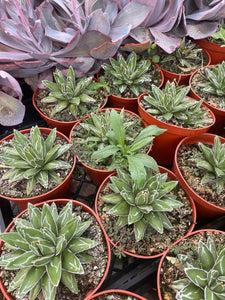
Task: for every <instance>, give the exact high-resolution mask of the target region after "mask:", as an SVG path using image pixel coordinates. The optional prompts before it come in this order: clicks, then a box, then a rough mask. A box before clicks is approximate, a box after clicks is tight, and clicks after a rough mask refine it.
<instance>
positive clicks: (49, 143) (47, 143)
mask: <svg viewBox="0 0 225 300" xmlns="http://www.w3.org/2000/svg"><path fill="white" fill-rule="evenodd" d="M55 139H56V128H53V129H52V130H51V132H50V133H49V135H48V136H47V138H46V140H45V147H46V152H47V153H48V152H49V150H50V149H51V148H52V146H53V143H54V142H55Z"/></svg>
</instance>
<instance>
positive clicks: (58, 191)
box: [0, 127, 76, 209]
mask: <svg viewBox="0 0 225 300" xmlns="http://www.w3.org/2000/svg"><path fill="white" fill-rule="evenodd" d="M39 129H40V131H41V133H45V134H49V133H50V132H51V130H52V129H50V128H42V127H39ZM20 132H21V133H22V134H26V133H29V132H30V129H24V130H21V131H20ZM56 135H57V136H59V137H61V138H63V139H65V140H66V142H67V143H69V142H70V141H69V139H68V137H66V136H65V135H64V134H62V133H61V132H59V131H57V132H56ZM13 137H14V134H13V133H12V134H10V135H8V136H7V137H5V138H4V139H2V140H1V141H0V144H1V143H2V142H3V141H6V140H11V139H12V138H13ZM75 164H76V157H74V161H73V166H72V167H71V170H70V172H69V174H68V175H67V176H66V178H65V179H64V180H63V181H62V182H61V183H60V184H59V185H57V186H56V187H55V188H54V189H52V190H50V191H48V192H46V193H44V194H41V195H38V196H34V197H27V198H13V197H7V196H5V195H2V194H0V197H2V198H4V199H7V200H9V201H12V202H14V203H15V204H17V205H18V206H19V207H20V208H22V209H26V208H27V204H28V202H30V203H32V204H35V203H38V202H42V201H45V200H49V199H54V198H60V197H68V198H70V195H71V181H72V173H73V170H74V167H75Z"/></svg>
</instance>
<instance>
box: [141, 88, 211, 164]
mask: <svg viewBox="0 0 225 300" xmlns="http://www.w3.org/2000/svg"><path fill="white" fill-rule="evenodd" d="M145 95H147V93H145V94H142V95H141V96H140V97H139V98H138V110H139V115H140V116H141V117H142V118H143V120H144V122H145V123H146V124H147V125H156V126H158V127H159V128H163V129H166V130H167V131H165V132H164V133H162V134H160V135H158V136H156V137H155V138H154V141H153V146H152V150H151V152H150V155H151V156H152V157H154V159H155V160H156V161H157V163H158V164H159V165H165V166H171V165H172V163H173V159H174V153H175V149H176V147H177V145H178V143H179V142H180V141H181V140H182V138H184V137H186V136H195V135H199V134H202V133H205V132H207V131H208V130H209V129H210V127H211V126H212V125H213V124H214V123H215V116H214V114H213V113H212V112H211V110H210V109H209V108H208V107H206V105H204V104H202V106H203V107H206V108H207V109H208V110H209V113H210V115H211V117H212V123H211V124H210V125H208V126H205V127H202V128H197V129H191V128H182V127H178V126H175V125H170V124H167V123H165V122H162V121H160V120H158V119H157V118H155V117H154V116H152V115H150V114H149V113H148V112H147V111H146V110H145V109H144V108H143V107H142V106H141V101H142V99H143V97H144V96H145ZM190 99H191V98H190Z"/></svg>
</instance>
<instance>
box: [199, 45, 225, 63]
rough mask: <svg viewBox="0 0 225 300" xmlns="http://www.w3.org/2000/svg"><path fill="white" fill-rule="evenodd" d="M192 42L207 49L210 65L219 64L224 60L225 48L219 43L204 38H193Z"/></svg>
mask: <svg viewBox="0 0 225 300" xmlns="http://www.w3.org/2000/svg"><path fill="white" fill-rule="evenodd" d="M194 42H195V43H196V44H198V45H199V46H200V47H201V48H202V49H204V50H206V51H208V53H209V55H210V57H211V64H212V65H216V64H220V63H222V61H223V60H225V48H224V47H221V45H220V44H216V43H212V42H209V41H207V40H205V39H200V40H195V41H194Z"/></svg>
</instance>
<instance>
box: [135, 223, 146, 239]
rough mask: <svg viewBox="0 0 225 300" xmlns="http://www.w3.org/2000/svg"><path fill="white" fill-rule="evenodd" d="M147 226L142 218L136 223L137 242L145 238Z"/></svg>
mask: <svg viewBox="0 0 225 300" xmlns="http://www.w3.org/2000/svg"><path fill="white" fill-rule="evenodd" d="M146 228H147V225H146V224H145V223H144V222H143V221H142V220H140V221H137V222H135V223H134V234H135V240H136V241H137V242H139V241H140V240H141V239H142V238H143V236H144V233H145V230H146Z"/></svg>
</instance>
